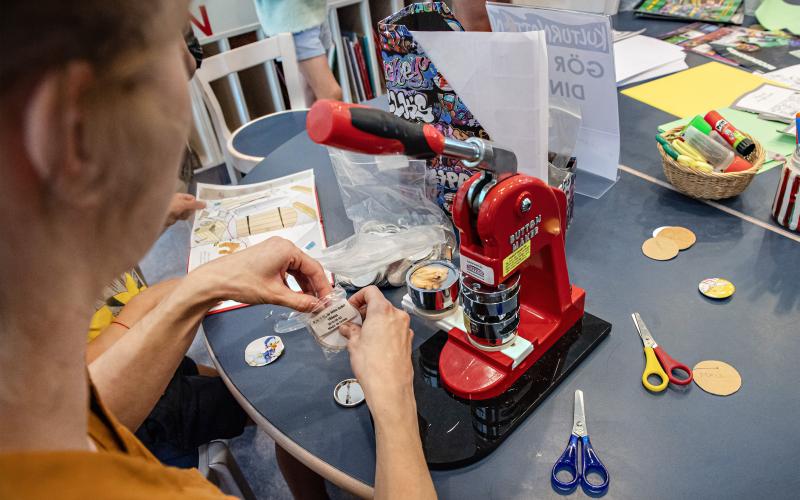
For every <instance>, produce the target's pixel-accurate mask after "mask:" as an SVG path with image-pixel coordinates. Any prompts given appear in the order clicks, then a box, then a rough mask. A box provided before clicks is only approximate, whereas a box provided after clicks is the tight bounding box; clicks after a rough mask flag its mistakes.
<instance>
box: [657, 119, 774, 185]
mask: <svg viewBox="0 0 800 500" xmlns="http://www.w3.org/2000/svg"><path fill="white" fill-rule="evenodd" d="M682 130H683V127H676V128H673V129H671V130H668V131H667V132H664V133H663V134H662V136H663V137H664V138H665V139H666V140H667V141H669V142H672V140H673V139H676V138H677V137H679V136H680V135H681V131H682ZM744 135H746V136H747V137H749V138H750V139H752V141H753V142H754V143H755V145H756V149H755V150H754V151H753V152H752V153H750V155H749V156H747V157H746V159H747V161H749V162H750V163H752V164H753V168H751V169H749V170H745V171H742V172H734V173H730V174H726V173H719V172H703V171H702V170H697V169H695V168H691V167H684V166H683V165H681V164H680V163H678V162H677V161H675V160H673V159H672V157H671V156H669V155H668V154H667V153H665V152H664V148H662V147H661V144H657V146H658V152H659V153H661V161H662V162H663V164H664V175H665V176H666V177H667V180H668V181H669V182H670V183H671V184H672V185H673V186H675V189H677V190H678V191H680V192H681V193H683V194H685V195H688V196H691V197H692V198H701V199H704V200H721V199H723V198H730V197H732V196H737V195H739V194H741V193H742V191H744V190H745V189H747V186H749V185H750V181H752V180H753V177H755V175H756V172H758V169H759V168H761V165H762V164H763V163H764V158H765V157H766V152H765V151H764V148H763V147H761V144H760V143H759V142H758V141H757V140H755V139H754V138H753V137H752V136H751V135H749V134H744Z"/></svg>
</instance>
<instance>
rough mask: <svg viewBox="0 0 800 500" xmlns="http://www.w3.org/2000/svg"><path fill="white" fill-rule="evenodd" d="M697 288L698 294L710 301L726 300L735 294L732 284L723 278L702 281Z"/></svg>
mask: <svg viewBox="0 0 800 500" xmlns="http://www.w3.org/2000/svg"><path fill="white" fill-rule="evenodd" d="M697 288H698V289H699V290H700V293H702V294H703V295H705V296H706V297H711V298H712V299H727V298H728V297H730V296H731V295H733V294H734V292H736V287H735V286H734V284H733V283H731V282H730V281H728V280H726V279H725V278H708V279H704V280H703V281H701V282H700V284H699V285H697Z"/></svg>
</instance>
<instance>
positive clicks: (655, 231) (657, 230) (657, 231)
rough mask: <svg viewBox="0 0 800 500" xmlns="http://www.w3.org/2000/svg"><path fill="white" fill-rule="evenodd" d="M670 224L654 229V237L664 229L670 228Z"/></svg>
mask: <svg viewBox="0 0 800 500" xmlns="http://www.w3.org/2000/svg"><path fill="white" fill-rule="evenodd" d="M668 227H669V226H661V227H657V228H655V229H653V238H658V234H659V233H660V232H661V231H662V230H663V229H666V228H668Z"/></svg>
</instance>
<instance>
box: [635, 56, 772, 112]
mask: <svg viewBox="0 0 800 500" xmlns="http://www.w3.org/2000/svg"><path fill="white" fill-rule="evenodd" d="M765 82H766V80H764V78H762V77H760V76H758V75H754V74H752V73H748V72H746V71H742V70H740V69H736V68H734V67H732V66H728V65H726V64H722V63H718V62H709V63H706V64H703V65H700V66H695V67H694V68H690V69H687V70H685V71H681V72H680V73H675V74H672V75H670V76H666V77H664V78H659V79H658V80H653V81H651V82H648V83H643V84H642V85H637V86H635V87H631V88H629V89H626V90H623V91H622V93H623V94H625V95H626V96H628V97H632V98H634V99H636V100H638V101H642V102H643V103H645V104H649V105H650V106H653V107H654V108H658V109H660V110H662V111H665V112H667V113H669V114H672V115H675V116H680V117H683V116H694V115H704V114H705V113H706V112H707V111H708V110H710V109H717V108H725V107H728V106H730V105H731V104H733V101H735V100H736V99H737V98H738V97H739V96H741V95H742V94H744V93H745V92H749V91H751V90H753V89H755V88H756V87H758V86H759V85H761V84H763V83H765Z"/></svg>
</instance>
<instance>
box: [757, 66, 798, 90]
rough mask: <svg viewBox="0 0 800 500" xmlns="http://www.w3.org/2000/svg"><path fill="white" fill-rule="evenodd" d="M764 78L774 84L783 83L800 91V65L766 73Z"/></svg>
mask: <svg viewBox="0 0 800 500" xmlns="http://www.w3.org/2000/svg"><path fill="white" fill-rule="evenodd" d="M764 78H766V79H767V80H772V81H773V82H778V83H782V84H784V85H786V86H788V87H791V88H793V89H795V90H800V64H795V65H794V66H789V67H787V68H783V69H779V70H777V71H772V72H770V73H764Z"/></svg>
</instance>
